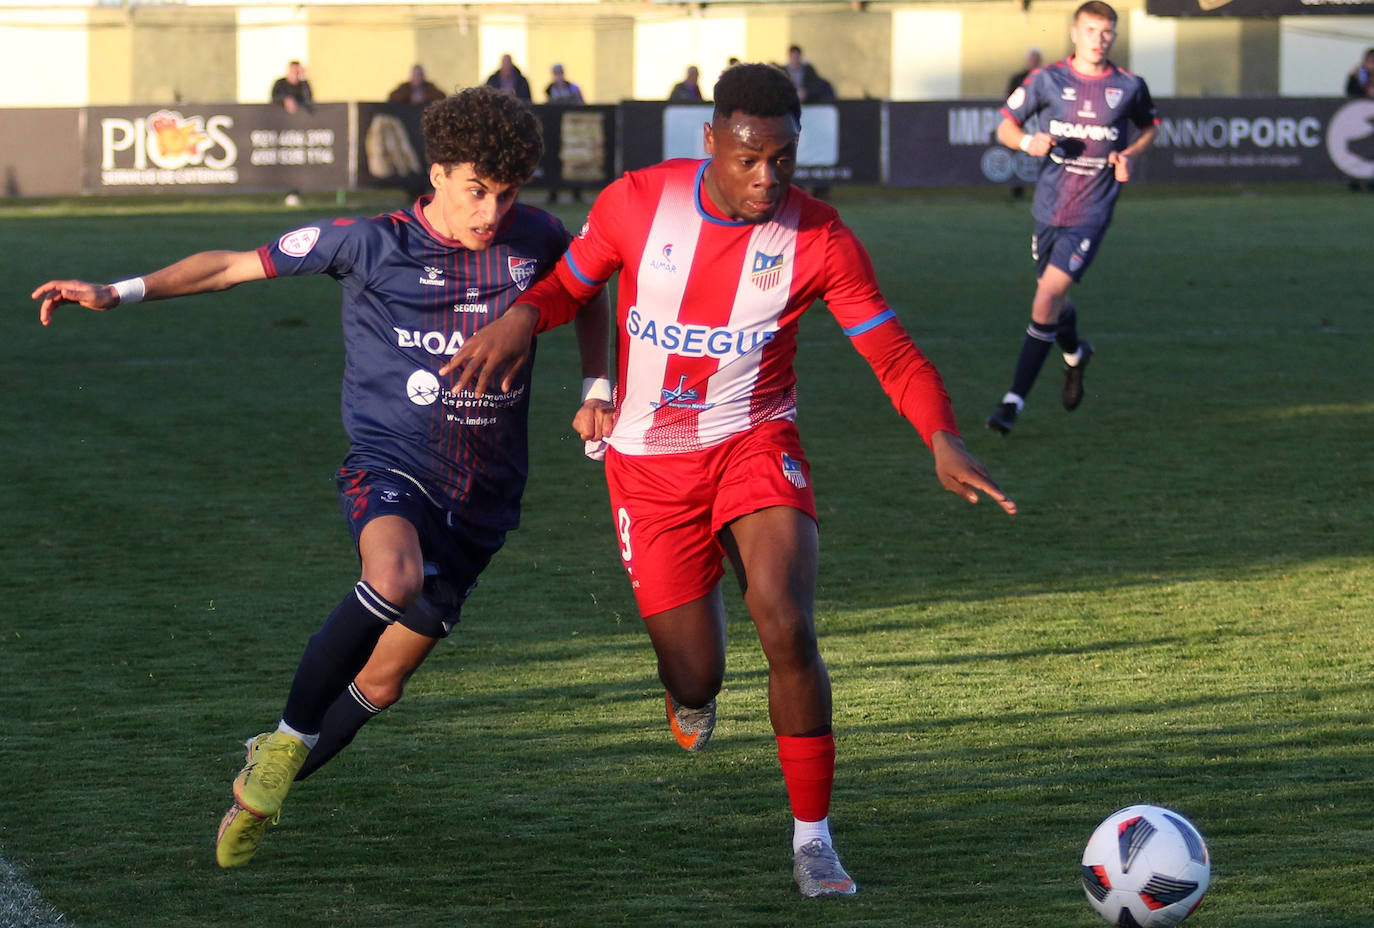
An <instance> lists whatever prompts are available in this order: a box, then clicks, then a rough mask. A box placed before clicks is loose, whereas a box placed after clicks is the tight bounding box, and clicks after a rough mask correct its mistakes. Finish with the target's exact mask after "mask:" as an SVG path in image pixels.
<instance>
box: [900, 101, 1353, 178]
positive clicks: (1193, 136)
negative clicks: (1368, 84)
mask: <svg viewBox="0 0 1374 928" xmlns="http://www.w3.org/2000/svg"><path fill="white" fill-rule="evenodd" d="M1155 104H1156V106H1157V107H1158V108H1159V113H1160V124H1159V134H1158V135H1157V136H1156V138H1155V143H1154V147H1153V148H1151V149H1150V151H1149V152H1148V153H1147V154H1146V156H1145V158H1143V159H1142V164H1141V165H1140V171H1139V173H1138V174H1137V175H1136V178H1135V180H1134V181H1133V182H1141V181H1154V182H1164V183H1214V184H1215V183H1269V182H1283V181H1306V180H1336V179H1338V178H1340V177H1342V175H1345V176H1349V177H1355V178H1364V179H1367V178H1371V177H1374V100H1349V101H1346V100H1342V99H1333V98H1328V97H1318V98H1288V97H1273V98H1261V97H1235V98H1217V97H1203V98H1186V99H1185V98H1179V99H1156V101H1155ZM1000 107H1001V103H1000V101H999V102H991V101H989V102H985V103H974V102H965V101H959V102H948V101H944V102H930V103H892V104H889V117H888V123H889V125H888V140H889V145H890V146H891V147H890V150H889V152H888V183H890V184H891V185H893V186H897V187H931V186H963V185H983V184H1002V185H1022V184H1028V183H1033V182H1034V181H1035V178H1036V175H1037V172H1038V168H1039V164H1038V162H1037V160H1036V159H1034V158H1031V157H1030V156H1029V155H1026V154H1024V153H1023V152H1019V151H1012V150H1011V149H1008V148H1007V147H1005V146H1004V145H1002V144H1000V143H999V142H998V141H997V140H996V130H997V125H998V123H999V122H1001V119H1002V116H1001V111H1000Z"/></svg>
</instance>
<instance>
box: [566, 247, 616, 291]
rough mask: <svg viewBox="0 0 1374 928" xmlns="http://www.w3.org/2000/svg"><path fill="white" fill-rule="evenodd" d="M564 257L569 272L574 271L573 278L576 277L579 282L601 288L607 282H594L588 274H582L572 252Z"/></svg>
mask: <svg viewBox="0 0 1374 928" xmlns="http://www.w3.org/2000/svg"><path fill="white" fill-rule="evenodd" d="M563 257H564V258H566V259H567V261H568V270H570V271H572V272H573V276H574V277H576V278H577V279H578V280H580V281H582V282H583V283H584V284H586V285H587V286H588V287H600V286H601V285H602V284H604V283H605V282H606V281H604V280H592V279H591V278H590V277H588V276H587V275H586V274H584V273H582V271H581V269H580V268H578V266H577V262H576V261H574V260H573V256H572V252H571V251H569V252H566V253H565V254H564V255H563Z"/></svg>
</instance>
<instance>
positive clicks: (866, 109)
mask: <svg viewBox="0 0 1374 928" xmlns="http://www.w3.org/2000/svg"><path fill="white" fill-rule="evenodd" d="M882 112H883V103H882V101H880V100H840V101H837V102H835V103H816V104H809V105H806V106H803V107H802V133H801V139H800V141H799V143H798V146H797V171H796V174H795V175H794V177H793V179H794V180H795V182H796V183H798V184H802V185H824V186H829V185H832V184H876V183H879V182H880V181H881V179H882V162H881V152H882V143H881V139H882ZM620 113H621V128H622V136H621V138H622V156H623V161H622V163H623V167H624V169H625V170H627V171H632V170H634V169H636V168H642V167H647V166H648V165H651V164H656V163H658V162H659V161H663V160H666V159H668V158H704V157H706V148H705V142H704V137H703V131H702V127H703V126H704V125H705V124H706V123H708V122H710V121H711V104H709V103H694V104H676V103H674V104H668V103H659V102H625V103H622V104H621V105H620Z"/></svg>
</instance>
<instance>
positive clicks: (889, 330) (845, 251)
mask: <svg viewBox="0 0 1374 928" xmlns="http://www.w3.org/2000/svg"><path fill="white" fill-rule="evenodd" d="M708 164H709V161H695V160H675V161H667V162H664V163H663V164H659V165H656V166H654V167H651V168H646V169H643V170H640V171H633V172H631V173H628V174H626V175H624V176H623V177H621V178H620V179H619V180H617V181H615V182H614V183H613V184H611V185H610V186H609V187H607V188H606V189H605V190H604V191H603V192H602V193H601V195H600V196H598V197H597V199H596V203H595V205H594V206H593V207H592V211H591V215H590V216H589V218H588V221H587V224H586V225H585V226H584V227H583V229H582V233H581V235H580V236H578V238H576V239H575V240H574V241H573V243H572V245H571V246H570V247H569V249H568V252H567V254H566V255H565V256H564V258H563V259H562V260H561V261H560V262H559V264H558V266H557V268H556V270H555V272H554V273H553V274H551V275H549V276H548V277H547V278H545V279H544V280H543V281H541V282H540V283H538V284H536V285H535V286H534V287H531V289H530V291H529V292H528V293H527V294H526V296H525V298H524V299H522V301H521V302H529V303H533V304H534V305H535V306H536V307H538V308H539V310H540V325H539V329H540V330H541V331H543V330H545V329H547V328H550V327H552V326H554V325H559V324H561V323H563V322H566V321H568V320H569V319H571V318H572V316H573V314H574V313H575V311H576V308H577V307H578V306H579V305H580V304H581V303H582V302H585V300H586V299H587V298H589V297H590V296H591V295H592V294H593V293H595V292H596V290H597V289H598V288H600V287H601V286H603V285H604V284H605V283H606V282H607V281H608V280H609V279H610V277H611V276H612V275H613V274H615V273H616V272H617V271H620V272H621V273H620V280H619V297H618V305H617V311H616V316H617V341H618V348H619V351H618V372H617V373H618V377H617V389H616V394H617V396H616V399H617V406H618V408H619V415H618V418H617V420H616V425H615V429H614V430H613V432H612V434H611V436H610V439H609V441H610V444H611V445H612V446H613V447H614V448H615V449H616V450H617V451H618V452H620V453H622V454H632V455H639V454H668V453H674V452H681V451H695V450H699V449H701V448H707V447H710V446H712V445H715V444H718V443H720V442H722V441H725V440H727V439H729V438H731V437H732V436H735V435H738V434H740V433H741V432H745V431H747V430H749V429H750V428H752V427H754V426H756V425H758V424H759V423H761V422H765V421H768V420H772V419H795V418H796V373H795V371H794V369H793V363H792V362H793V359H794V357H795V355H796V347H797V345H796V338H797V323H798V320H799V319H800V317H801V314H802V313H803V312H805V311H806V309H807V308H808V307H809V306H810V305H811V304H812V303H813V302H814V301H815V300H817V299H823V300H825V302H826V305H827V306H828V307H829V309H830V312H831V313H832V314H833V315H834V316H835V318H836V319H837V320H838V321H839V323H840V326H841V327H842V329H843V330H844V332H845V334H846V335H848V336H849V337H850V339H851V340H852V341H853V342H854V344H855V347H856V348H857V349H858V350H859V352H860V353H861V354H863V355H864V357H865V358H867V359H868V361H869V363H870V364H871V365H872V366H873V368H874V371H875V372H876V373H877V374H878V378H879V380H880V381H881V382H882V385H883V387H884V389H885V390H886V391H887V392H888V395H889V396H890V397H892V400H893V403H894V405H896V406H897V408H898V410H900V411H901V412H902V414H903V415H905V416H906V417H907V418H908V419H909V420H910V421H911V422H912V423H913V425H915V426H916V428H917V429H918V430H919V431H920V432H921V435H922V437H923V438H924V439H925V440H926V442H927V443H929V442H930V439H931V436H932V435H933V434H934V433H935V432H936V431H938V430H942V429H943V430H947V431H951V432H955V431H956V429H955V425H954V414H953V411H952V409H951V408H950V404H949V397H948V395H947V394H946V393H945V391H944V387H943V385H942V384H941V382H940V377H939V374H938V373H937V372H936V371H935V368H934V366H933V365H931V364H930V362H929V361H927V360H926V359H925V357H924V356H922V355H921V353H920V352H919V351H918V350H917V348H916V346H915V345H914V344H912V342H911V339H910V337H909V336H908V335H907V334H906V331H905V330H904V329H903V328H902V326H901V324H900V322H898V320H897V318H896V314H895V313H893V312H892V310H891V309H890V308H889V307H888V305H887V303H886V302H885V301H884V299H883V297H882V294H881V293H880V292H879V290H878V285H877V281H876V280H875V278H874V274H873V266H872V262H871V261H870V260H869V257H868V253H867V252H866V251H865V250H864V248H863V245H862V244H860V243H859V240H858V239H857V238H856V237H855V236H854V234H853V232H851V231H850V230H849V228H848V227H847V226H845V225H844V223H843V222H841V221H840V218H839V215H838V213H836V211H835V210H834V208H833V207H831V206H829V205H828V204H825V203H823V202H821V201H819V200H816V199H813V198H812V197H810V196H808V195H806V194H805V193H804V192H803V191H801V190H800V189H798V188H796V187H791V188H789V190H788V192H787V194H786V196H785V197H784V198H783V200H782V203H781V204H780V206H779V208H778V211H777V212H776V213H775V214H774V216H773V218H772V219H771V220H769V221H768V222H762V223H751V222H736V221H733V220H729V219H726V218H724V217H723V216H721V215H720V214H719V211H718V210H716V208H715V207H714V206H713V205H712V204H711V203H710V202H709V199H708V198H707V197H706V196H705V195H704V194H703V192H702V175H703V172H704V171H705V169H706V166H707V165H708Z"/></svg>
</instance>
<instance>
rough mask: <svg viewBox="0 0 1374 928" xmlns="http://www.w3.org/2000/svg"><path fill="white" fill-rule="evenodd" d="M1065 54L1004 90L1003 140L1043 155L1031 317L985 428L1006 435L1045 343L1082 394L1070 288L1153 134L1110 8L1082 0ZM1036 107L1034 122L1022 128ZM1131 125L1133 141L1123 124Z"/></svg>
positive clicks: (1074, 402) (1086, 356)
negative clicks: (1122, 61)
mask: <svg viewBox="0 0 1374 928" xmlns="http://www.w3.org/2000/svg"><path fill="white" fill-rule="evenodd" d="M1069 38H1070V39H1071V40H1072V42H1073V47H1074V51H1073V55H1072V56H1070V57H1069V58H1067V59H1065V60H1064V61H1060V62H1056V63H1055V64H1052V65H1049V66H1048V67H1045V68H1041V69H1040V70H1039V71H1036V72H1034V73H1033V74H1032V75H1031V76H1030V78H1029V79H1028V80H1027V81H1026V83H1025V84H1024V85H1022V86H1021V87H1018V88H1017V89H1015V90H1014V91H1012V94H1011V96H1010V97H1008V98H1007V103H1006V106H1004V107H1003V109H1002V117H1003V118H1002V122H1001V124H1000V125H999V126H998V127H997V138H998V140H999V141H1001V143H1002V144H1003V145H1006V146H1007V147H1008V148H1019V149H1021V150H1022V151H1024V152H1026V153H1028V154H1030V155H1034V156H1035V157H1037V158H1042V159H1044V160H1043V161H1042V163H1041V167H1040V176H1039V178H1038V180H1037V181H1036V185H1035V200H1034V203H1033V205H1032V207H1031V215H1032V216H1033V217H1034V219H1035V234H1034V235H1033V236H1032V238H1031V256H1032V257H1033V258H1034V259H1035V267H1036V277H1037V280H1038V282H1037V284H1036V288H1035V298H1034V300H1033V301H1032V303H1031V322H1030V326H1029V327H1028V328H1027V329H1026V336H1025V338H1024V340H1023V341H1022V343H1021V354H1020V356H1019V357H1018V358H1017V360H1016V370H1015V373H1014V374H1013V377H1012V386H1011V389H1010V390H1009V391H1008V392H1007V393H1006V395H1005V396H1003V397H1002V400H1001V402H1000V403H999V404H998V406H997V409H995V410H994V411H993V413H992V415H990V416H988V428H990V429H993V430H994V431H997V432H1001V433H1002V434H1004V435H1005V434H1006V433H1008V432H1010V431H1011V428H1012V426H1013V425H1014V424H1015V423H1016V417H1017V415H1018V414H1019V413H1020V412H1021V410H1022V408H1023V407H1024V406H1025V402H1026V396H1027V395H1028V394H1029V393H1030V389H1031V386H1032V384H1034V383H1035V378H1036V377H1037V376H1038V375H1039V373H1040V368H1041V367H1042V366H1044V363H1045V358H1046V357H1048V355H1049V353H1050V348H1051V347H1052V346H1053V345H1055V344H1056V343H1058V345H1059V348H1060V350H1061V351H1062V352H1063V354H1064V363H1065V365H1066V370H1065V375H1064V390H1063V403H1064V408H1065V409H1070V410H1072V409H1076V408H1077V407H1078V404H1079V403H1081V402H1082V401H1083V374H1084V371H1085V370H1086V368H1087V366H1088V361H1089V360H1090V359H1091V358H1092V355H1093V347H1092V345H1091V344H1089V343H1088V342H1086V341H1083V340H1081V339H1080V338H1079V337H1078V326H1077V312H1076V311H1075V309H1074V305H1073V301H1072V300H1071V299H1070V298H1069V288H1070V287H1071V286H1072V285H1073V284H1074V283H1075V282H1076V281H1079V280H1082V279H1083V274H1084V273H1085V272H1086V271H1087V270H1088V265H1089V264H1091V263H1092V260H1093V256H1094V255H1096V254H1097V248H1098V246H1099V245H1100V244H1101V243H1102V236H1103V235H1104V234H1106V231H1107V226H1108V224H1110V223H1111V220H1112V208H1113V207H1114V206H1115V205H1116V197H1117V193H1118V192H1119V189H1120V185H1121V184H1123V183H1125V182H1126V181H1128V180H1130V177H1131V166H1132V164H1133V162H1134V159H1135V158H1136V157H1137V156H1138V155H1139V154H1140V153H1141V152H1143V151H1144V150H1145V149H1146V148H1148V147H1149V145H1150V143H1151V142H1153V141H1154V138H1155V131H1156V129H1155V126H1156V124H1157V122H1158V119H1157V117H1156V115H1155V106H1154V101H1153V100H1151V99H1150V91H1149V88H1147V87H1146V86H1145V82H1144V81H1143V80H1141V79H1140V78H1139V77H1137V76H1136V75H1134V74H1131V73H1130V72H1128V71H1123V70H1122V69H1121V68H1118V67H1117V66H1116V65H1114V64H1112V63H1111V61H1109V60H1108V59H1107V53H1108V52H1109V51H1110V50H1111V47H1112V43H1113V42H1114V41H1115V40H1116V11H1115V10H1113V9H1112V8H1111V7H1110V6H1108V5H1107V4H1105V3H1102V2H1100V0H1090V2H1088V3H1084V4H1083V5H1082V6H1080V7H1079V8H1078V9H1077V11H1075V13H1074V17H1073V26H1072V28H1071V29H1070V30H1069ZM1036 116H1038V119H1039V122H1038V123H1037V124H1038V125H1039V126H1040V127H1041V131H1037V132H1027V131H1025V129H1023V128H1022V127H1023V126H1024V125H1025V124H1026V122H1027V121H1028V120H1029V119H1031V118H1032V117H1036ZM1132 127H1135V129H1137V130H1138V132H1137V134H1136V136H1135V138H1134V139H1133V140H1132V139H1131V138H1130V137H1129V136H1130V135H1131V128H1132Z"/></svg>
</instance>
